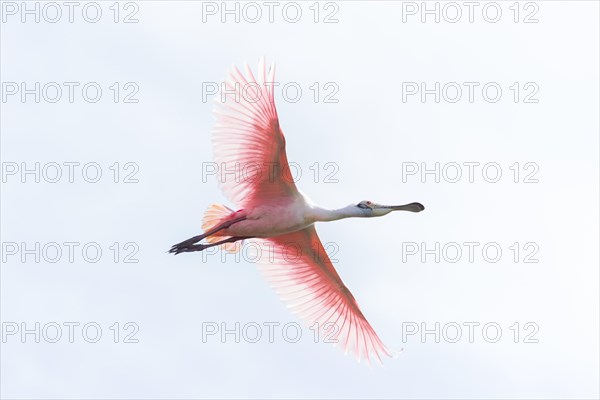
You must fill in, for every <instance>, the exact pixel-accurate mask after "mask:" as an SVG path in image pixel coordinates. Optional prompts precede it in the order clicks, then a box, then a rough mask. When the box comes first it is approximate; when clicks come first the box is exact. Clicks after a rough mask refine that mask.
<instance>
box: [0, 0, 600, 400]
mask: <svg viewBox="0 0 600 400" xmlns="http://www.w3.org/2000/svg"><path fill="white" fill-rule="evenodd" d="M23 4H24V3H21V2H2V25H1V81H2V102H1V110H2V118H1V160H2V193H1V211H2V225H1V236H2V238H1V241H2V269H1V282H0V285H1V313H2V314H1V320H2V343H1V348H2V351H1V375H0V376H1V379H2V385H1V387H2V389H1V395H2V396H3V397H6V398H79V399H81V398H203V397H212V398H214V397H227V398H231V397H278V398H280V397H294V398H298V397H344V398H364V397H377V398H471V397H472V398H486V397H487V398H489V397H494V398H512V397H514V398H526V397H538V398H567V397H578V398H597V397H598V396H599V392H598V390H599V389H598V374H599V365H598V351H599V348H598V334H599V329H598V315H599V310H598V302H599V297H598V278H599V274H598V265H599V260H598V242H599V237H598V220H599V215H598V204H599V198H598V197H599V196H598V185H599V176H598V170H599V165H598V158H599V155H598V151H599V147H598V146H599V143H598V137H599V136H598V133H599V126H598V109H599V101H598V88H599V79H598V71H599V62H598V51H599V50H598V49H599V43H598V41H599V26H598V12H599V9H598V3H597V2H593V1H580V2H563V1H537V2H528V3H525V2H522V3H519V4H517V6H516V7H515V6H514V5H513V3H512V2H506V3H504V2H502V3H500V4H496V3H487V2H481V3H479V4H478V5H477V6H476V7H474V8H469V6H466V5H464V4H463V3H462V2H459V3H451V4H450V5H448V4H446V3H443V2H442V3H439V4H438V6H437V11H435V10H436V8H435V7H436V5H435V4H436V3H428V9H429V10H434V11H432V12H433V13H429V14H428V13H425V12H424V10H423V9H422V5H421V2H395V1H379V2H370V3H369V4H368V5H367V2H366V1H340V2H328V3H325V2H322V3H318V4H317V3H315V4H316V5H314V4H313V3H309V2H307V3H284V2H281V3H277V4H275V5H272V6H271V5H269V4H265V3H264V2H257V3H251V4H250V5H247V4H246V3H237V6H236V5H235V4H234V3H229V4H228V6H227V7H229V8H228V10H230V11H231V10H232V11H231V12H230V13H227V12H225V11H226V10H224V9H223V6H222V5H221V2H205V3H201V2H192V1H179V2H166V1H138V2H130V3H119V4H118V7H116V6H114V5H113V3H112V2H107V3H104V2H102V3H98V4H96V3H86V2H81V3H77V4H76V5H75V6H73V8H69V7H70V6H67V5H64V4H63V3H52V4H50V5H47V3H44V2H41V3H34V2H28V3H26V4H27V7H28V9H29V10H33V11H31V13H28V12H26V11H24V10H23ZM36 4H37V5H36ZM36 7H37V8H36ZM98 10H99V11H100V14H98ZM436 13H437V15H436ZM436 17H439V22H436V21H435V18H436ZM36 18H39V22H36ZM236 18H237V19H238V20H237V21H236ZM70 19H72V21H73V22H70ZM270 19H271V20H272V22H271V21H270ZM470 19H471V20H472V22H470ZM94 21H96V22H94ZM115 21H117V22H115ZM423 21H424V22H423ZM263 55H264V56H266V58H267V61H268V62H272V61H275V62H276V63H277V75H276V81H277V82H278V83H279V86H277V90H276V94H275V99H276V104H277V108H278V112H279V116H280V122H281V126H282V128H283V130H284V132H285V134H286V139H287V148H288V158H289V160H290V161H292V162H293V163H294V166H295V169H296V171H298V172H299V174H298V175H297V178H298V181H297V185H298V186H299V188H300V189H301V190H302V191H303V192H304V193H305V194H306V195H307V196H309V197H310V198H311V199H312V200H313V201H315V202H316V203H318V204H320V205H322V206H324V207H332V208H333V207H342V206H346V205H347V204H350V203H358V202H359V201H361V200H371V201H375V202H380V203H383V204H404V203H409V202H412V201H419V202H421V203H422V204H424V205H425V207H426V209H425V211H424V212H422V213H419V214H412V213H394V214H391V215H388V216H387V217H384V218H378V219H348V220H344V221H338V222H331V223H321V224H318V225H317V230H318V232H319V235H320V237H321V239H322V241H323V242H325V243H328V244H327V246H326V248H327V250H328V252H329V254H330V256H331V257H332V258H333V259H334V265H335V266H336V268H337V269H338V271H339V273H340V275H341V277H342V278H343V280H344V282H345V283H346V285H347V286H348V287H349V289H350V290H351V291H352V293H353V294H354V296H355V298H356V299H357V301H358V303H359V304H360V306H361V308H362V310H363V312H364V314H365V315H366V317H367V318H368V320H369V322H370V323H371V324H372V326H373V327H374V329H375V330H376V331H377V333H378V334H379V336H380V337H381V339H382V340H383V341H384V343H386V344H387V345H388V346H389V347H391V348H393V349H395V350H400V349H404V350H403V351H402V352H401V354H400V355H399V357H398V358H395V359H386V360H384V367H383V368H381V367H378V366H375V367H373V368H368V367H366V366H365V365H363V364H357V363H356V362H355V360H354V359H352V358H351V357H350V356H344V354H343V353H342V352H341V351H340V350H339V349H337V348H335V347H333V346H332V345H331V344H327V343H323V341H324V340H323V339H324V338H322V337H319V338H317V340H316V341H317V343H315V337H314V331H313V330H310V329H309V328H308V327H305V326H303V325H299V324H298V323H299V321H298V320H297V319H296V318H295V317H294V316H293V315H292V314H290V313H289V311H288V310H287V309H286V307H285V305H284V304H283V303H282V302H281V301H280V300H279V299H278V298H277V296H276V295H275V293H274V291H273V290H272V289H271V288H270V287H269V286H268V284H267V283H266V281H265V280H264V279H263V278H262V276H261V275H260V273H259V271H258V270H257V268H256V267H257V266H256V263H255V262H254V260H253V258H252V251H250V250H248V249H246V250H244V251H242V253H241V254H240V255H239V258H236V257H235V256H232V255H229V254H225V253H221V252H211V253H208V254H204V255H203V254H201V253H191V254H182V255H179V256H177V257H173V256H172V255H170V254H167V253H166V251H167V250H168V249H169V247H170V246H171V245H172V244H174V243H177V242H179V241H182V240H184V239H186V238H188V237H191V236H194V235H196V234H198V233H200V230H201V220H202V215H203V213H204V210H205V209H206V208H207V207H208V205H210V204H212V203H215V202H220V203H224V204H226V205H228V206H230V207H232V208H235V206H236V205H234V204H229V203H227V200H226V199H225V197H224V196H223V194H222V193H221V192H220V191H219V189H218V186H217V179H218V175H217V176H216V175H215V174H214V171H215V169H214V167H215V166H214V165H213V164H211V163H212V148H211V141H210V131H211V128H212V124H213V116H212V113H211V110H212V108H213V102H212V100H213V97H214V91H215V88H218V85H219V82H220V81H221V79H222V78H223V77H224V76H225V75H226V72H227V70H228V68H230V66H231V65H232V64H236V65H242V64H243V62H244V61H247V62H248V63H249V64H250V65H251V66H252V68H253V69H254V70H255V69H256V66H257V63H258V59H259V58H260V57H261V56H263ZM36 97H37V98H36ZM36 100H39V101H36ZM436 100H437V101H436ZM98 174H100V175H98ZM36 181H39V182H36ZM36 324H39V325H36ZM98 329H100V331H98ZM24 330H28V332H29V333H27V332H25V331H24ZM225 330H226V331H225ZM424 330H426V332H425V335H423V333H424ZM427 332H429V333H427ZM58 333H60V336H58ZM270 333H271V335H270ZM257 334H260V335H259V336H257ZM459 334H460V335H459ZM299 335H300V336H299ZM270 336H271V337H270ZM297 336H299V337H297ZM436 336H437V341H436ZM270 339H271V340H270ZM36 340H38V341H39V343H37V342H36Z"/></svg>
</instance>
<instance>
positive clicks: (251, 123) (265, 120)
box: [213, 59, 298, 208]
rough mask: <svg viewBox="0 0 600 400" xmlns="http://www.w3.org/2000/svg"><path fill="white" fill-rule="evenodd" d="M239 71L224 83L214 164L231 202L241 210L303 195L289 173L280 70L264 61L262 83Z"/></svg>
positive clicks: (219, 96) (262, 64) (215, 131)
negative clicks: (278, 98)
mask: <svg viewBox="0 0 600 400" xmlns="http://www.w3.org/2000/svg"><path fill="white" fill-rule="evenodd" d="M245 69H246V76H244V75H243V74H242V73H241V72H240V71H239V70H238V69H237V68H236V67H235V66H234V67H233V68H232V70H231V72H230V73H229V77H228V79H226V80H225V82H223V86H222V87H221V93H219V95H217V96H218V97H217V101H218V102H219V103H220V104H219V107H218V108H217V109H216V110H215V115H216V119H217V121H216V124H215V128H214V130H213V152H214V160H215V162H216V163H217V167H218V169H219V172H220V174H219V184H220V187H221V190H223V193H224V194H225V196H226V197H227V198H228V199H229V200H230V201H231V202H233V203H234V204H236V205H238V206H239V207H241V208H244V207H245V206H246V205H251V204H257V203H259V202H260V201H261V200H267V199H270V200H271V201H272V200H273V199H274V198H280V197H288V196H295V195H297V194H298V190H297V189H296V185H295V184H294V182H293V180H292V178H291V176H290V171H289V166H288V161H287V156H286V153H285V138H284V136H283V132H282V131H281V129H280V127H279V119H278V117H277V110H276V109H275V100H274V94H273V92H274V77H275V65H274V64H273V65H272V66H271V68H270V70H269V72H268V76H267V70H266V67H265V64H264V59H261V60H260V62H259V66H258V78H259V79H258V80H257V79H256V78H254V75H252V71H251V70H250V68H248V66H247V65H246V66H245Z"/></svg>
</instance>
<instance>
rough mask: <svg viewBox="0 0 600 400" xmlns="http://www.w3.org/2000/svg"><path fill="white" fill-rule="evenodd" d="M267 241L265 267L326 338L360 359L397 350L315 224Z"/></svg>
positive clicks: (288, 299)
mask: <svg viewBox="0 0 600 400" xmlns="http://www.w3.org/2000/svg"><path fill="white" fill-rule="evenodd" d="M263 240H265V241H268V242H270V244H271V245H272V246H268V247H269V251H268V252H262V253H263V254H262V256H261V260H260V265H261V270H262V271H263V272H264V274H265V276H266V278H267V280H268V281H269V282H270V283H271V285H272V286H273V287H274V289H275V290H276V292H277V293H278V294H279V296H280V297H281V298H282V299H283V300H284V301H285V302H286V303H287V305H288V307H289V308H290V309H291V310H292V312H294V313H295V314H297V315H298V316H299V317H300V318H301V319H302V320H304V322H305V323H306V324H308V326H310V327H311V328H312V327H313V326H315V324H318V329H319V331H320V333H321V335H320V337H321V338H323V337H324V336H326V337H328V338H329V339H333V340H334V342H336V343H337V344H339V345H341V346H342V347H343V348H344V350H345V351H346V352H351V353H354V354H355V356H356V358H357V359H358V360H359V361H360V360H361V359H366V360H367V361H368V362H369V363H370V360H371V356H375V357H376V358H377V359H378V360H379V362H381V355H382V354H385V355H388V356H391V355H392V354H391V352H390V351H389V350H388V349H387V348H386V347H385V345H384V344H383V343H382V342H381V340H380V339H379V337H378V336H377V334H376V333H375V331H374V330H373V328H372V327H371V325H369V322H368V321H367V320H366V318H365V316H364V315H363V313H362V312H361V311H360V308H359V307H358V304H357V303H356V300H355V299H354V296H352V293H350V291H349V290H348V288H347V287H346V286H345V285H344V283H343V282H342V280H341V278H340V276H339V275H338V274H337V272H336V271H335V268H334V267H333V264H332V263H331V260H330V259H329V257H328V256H327V254H326V252H325V249H324V248H323V245H322V244H321V241H320V240H319V236H317V231H316V229H315V227H314V225H312V226H310V227H308V228H306V229H304V230H301V231H298V232H293V233H289V234H286V235H281V236H277V237H274V238H268V239H263ZM267 253H268V254H267ZM312 329H316V327H315V328H312Z"/></svg>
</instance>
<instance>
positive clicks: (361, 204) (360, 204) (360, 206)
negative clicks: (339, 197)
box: [356, 201, 369, 208]
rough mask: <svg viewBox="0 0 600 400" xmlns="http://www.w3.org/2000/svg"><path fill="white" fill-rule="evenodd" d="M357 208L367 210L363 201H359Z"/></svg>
mask: <svg viewBox="0 0 600 400" xmlns="http://www.w3.org/2000/svg"><path fill="white" fill-rule="evenodd" d="M356 206H357V207H358V208H369V207H368V206H367V205H366V204H365V202H364V201H361V202H360V203H358V204H357V205H356Z"/></svg>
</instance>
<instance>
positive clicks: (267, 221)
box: [170, 60, 424, 361]
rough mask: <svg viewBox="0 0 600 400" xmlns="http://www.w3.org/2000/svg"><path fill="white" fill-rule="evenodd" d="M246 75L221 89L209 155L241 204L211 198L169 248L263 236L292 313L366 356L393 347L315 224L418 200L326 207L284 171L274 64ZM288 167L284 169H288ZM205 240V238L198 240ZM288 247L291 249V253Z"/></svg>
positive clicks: (268, 263) (269, 270)
mask: <svg viewBox="0 0 600 400" xmlns="http://www.w3.org/2000/svg"><path fill="white" fill-rule="evenodd" d="M245 72H246V73H245V75H244V74H242V73H241V72H240V71H239V70H238V69H237V68H235V67H234V68H233V69H232V71H231V74H230V77H229V79H227V80H226V81H225V83H224V85H225V89H226V92H228V93H233V94H234V96H233V97H232V98H230V99H229V100H227V98H226V97H225V98H223V97H221V99H220V100H221V107H220V108H219V109H218V110H216V111H215V113H216V116H217V122H216V125H215V129H214V131H213V150H214V158H215V161H216V162H217V164H218V165H220V166H221V167H222V168H223V169H225V170H226V171H244V173H243V174H242V175H241V179H240V176H239V175H236V174H234V175H228V174H225V175H223V177H222V178H223V179H221V180H220V181H219V183H220V186H221V189H222V190H223V192H224V193H225V195H226V196H227V197H228V198H229V200H230V201H231V202H233V203H234V204H236V205H237V206H238V207H239V209H238V210H237V211H234V210H232V209H230V208H228V207H226V206H224V205H221V204H213V205H211V206H210V207H209V208H208V210H207V211H206V213H205V214H204V219H203V224H202V229H203V231H204V233H202V234H201V235H198V236H194V237H192V238H190V239H188V240H186V241H183V242H181V243H178V244H176V245H174V246H173V247H172V248H171V250H170V252H172V253H175V254H179V253H182V252H193V251H202V250H204V249H206V248H208V247H212V246H222V248H223V249H225V250H227V251H238V250H239V246H236V245H235V244H236V243H235V242H241V241H243V240H246V239H251V240H258V241H262V242H265V243H266V244H267V245H268V248H269V249H271V252H270V254H268V255H267V256H266V257H263V258H262V259H261V264H262V268H261V269H262V271H263V273H264V275H265V277H266V278H267V279H268V280H269V282H270V283H271V285H272V286H273V287H274V288H275V290H276V291H277V292H278V293H279V295H280V296H281V297H282V299H283V300H284V301H286V302H287V303H288V306H289V307H290V308H291V309H292V311H293V312H295V313H296V314H298V315H299V316H300V317H301V318H302V319H304V320H305V322H306V323H307V324H308V325H309V326H310V327H311V329H312V328H313V327H315V324H316V326H317V329H318V330H319V331H321V332H323V333H326V334H328V335H330V336H328V337H329V338H330V339H333V340H334V341H335V342H338V343H341V345H342V346H343V347H344V349H345V350H346V351H351V352H353V353H355V355H356V357H357V358H358V359H359V360H360V359H366V360H367V361H370V358H371V356H375V357H376V358H377V359H378V360H380V361H381V357H380V356H381V355H382V354H385V355H391V352H390V351H389V350H388V349H387V348H386V347H385V345H384V344H383V343H382V342H381V340H380V339H379V337H378V336H377V334H376V333H375V331H374V330H373V328H372V327H371V326H370V325H369V323H368V322H367V320H366V318H365V317H364V315H363V314H362V312H361V311H360V309H359V307H358V304H357V303H356V300H355V299H354V297H353V296H352V294H351V293H350V291H349V290H348V288H347V287H346V286H345V285H344V283H343V282H342V280H341V278H340V276H339V275H338V273H337V272H336V270H335V268H334V267H333V264H332V263H331V260H330V259H329V257H328V256H327V254H326V252H325V249H324V248H323V245H322V243H321V241H320V239H319V237H318V235H317V231H316V229H315V223H317V222H327V221H335V220H338V219H342V218H353V217H357V218H366V217H378V216H383V215H386V214H388V213H390V212H392V211H397V210H403V211H411V212H419V211H422V210H423V209H424V207H423V206H422V205H421V204H420V203H410V204H406V205H401V206H385V205H380V204H375V203H372V202H370V201H361V202H360V203H358V204H350V205H348V206H346V207H342V208H339V209H334V210H329V209H324V208H321V207H319V206H317V205H315V204H314V203H312V202H311V201H310V200H309V199H308V198H307V197H306V196H304V195H303V194H302V193H301V192H300V191H299V190H298V189H297V188H296V185H295V183H294V182H293V180H292V179H290V175H289V165H288V161H287V155H286V151H285V137H284V135H283V132H282V130H281V128H280V126H279V118H278V116H277V111H276V109H275V100H274V95H273V92H274V91H273V88H274V86H275V84H274V82H275V81H274V74H275V69H274V66H272V67H271V69H270V70H269V71H267V69H266V68H265V66H264V61H263V60H261V62H260V64H259V68H258V74H259V75H258V79H256V78H255V77H254V75H253V74H252V71H251V70H250V68H248V66H246V70H245ZM286 172H287V173H286ZM202 240H206V241H207V242H208V243H204V244H202V243H201V244H198V243H199V242H201V241H202ZM290 248H293V249H295V251H294V252H293V253H292V254H290V251H289V250H290Z"/></svg>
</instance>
